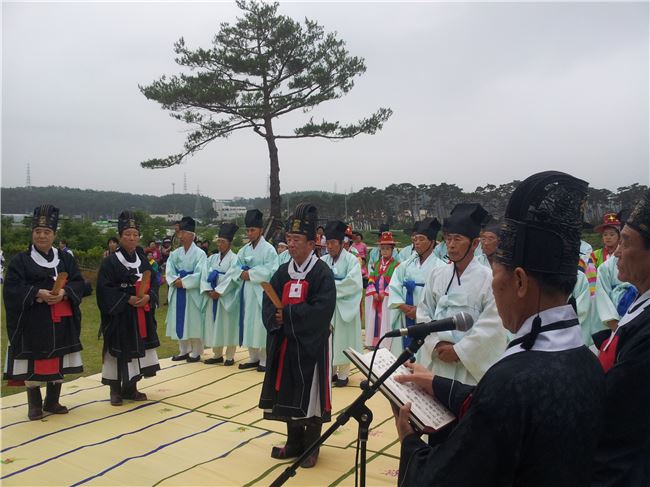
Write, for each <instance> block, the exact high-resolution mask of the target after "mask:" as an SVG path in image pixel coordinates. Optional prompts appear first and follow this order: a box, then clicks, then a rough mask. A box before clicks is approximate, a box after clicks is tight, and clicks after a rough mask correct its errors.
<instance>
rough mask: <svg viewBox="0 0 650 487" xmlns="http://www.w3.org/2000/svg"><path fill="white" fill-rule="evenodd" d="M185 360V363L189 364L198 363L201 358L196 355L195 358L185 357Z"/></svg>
mask: <svg viewBox="0 0 650 487" xmlns="http://www.w3.org/2000/svg"><path fill="white" fill-rule="evenodd" d="M185 360H187V361H188V362H190V363H191V362H200V361H201V356H200V355H197V356H196V357H192V356H191V355H190V356H189V357H187V358H186V359H185Z"/></svg>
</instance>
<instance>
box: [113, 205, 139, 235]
mask: <svg viewBox="0 0 650 487" xmlns="http://www.w3.org/2000/svg"><path fill="white" fill-rule="evenodd" d="M127 228H135V229H136V230H137V231H138V232H140V224H139V223H138V220H137V219H136V217H135V213H133V212H132V211H131V210H124V211H123V212H122V213H120V216H118V217H117V233H119V234H120V235H122V232H123V231H124V230H126V229H127Z"/></svg>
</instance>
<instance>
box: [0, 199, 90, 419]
mask: <svg viewBox="0 0 650 487" xmlns="http://www.w3.org/2000/svg"><path fill="white" fill-rule="evenodd" d="M58 222H59V209H58V208H55V207H54V206H52V205H41V206H38V207H36V208H34V217H33V219H32V245H30V246H29V249H28V250H27V251H26V252H21V253H19V254H17V255H16V256H15V257H13V258H12V259H11V262H9V267H8V269H7V277H6V279H5V283H4V289H3V292H4V294H3V298H4V304H5V309H6V317H7V339H8V345H9V347H8V349H7V358H6V364H5V372H4V378H5V379H8V381H9V385H10V386H12V385H13V386H18V385H23V384H24V385H25V386H27V400H28V417H29V419H30V420H38V419H41V418H42V417H43V411H47V412H50V413H54V414H65V413H67V412H68V409H67V408H66V407H65V406H62V405H61V404H59V396H60V394H61V383H62V382H63V376H64V375H65V374H78V373H80V372H83V365H82V363H81V348H82V347H81V342H80V341H79V336H80V333H81V313H80V311H79V305H80V304H81V297H82V295H83V290H84V280H83V278H82V277H81V273H80V272H79V268H78V267H77V263H76V262H75V259H74V257H73V256H72V255H70V254H69V253H67V252H63V251H61V250H59V249H56V248H54V247H52V244H53V243H54V238H55V237H56V229H57V225H58ZM42 382H47V393H46V394H47V395H46V396H45V403H43V400H42V397H41V383H42Z"/></svg>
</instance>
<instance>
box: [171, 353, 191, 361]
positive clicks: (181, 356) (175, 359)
mask: <svg viewBox="0 0 650 487" xmlns="http://www.w3.org/2000/svg"><path fill="white" fill-rule="evenodd" d="M189 356H190V354H189V353H184V354H183V355H174V356H173V357H172V362H180V361H181V360H187V357H189Z"/></svg>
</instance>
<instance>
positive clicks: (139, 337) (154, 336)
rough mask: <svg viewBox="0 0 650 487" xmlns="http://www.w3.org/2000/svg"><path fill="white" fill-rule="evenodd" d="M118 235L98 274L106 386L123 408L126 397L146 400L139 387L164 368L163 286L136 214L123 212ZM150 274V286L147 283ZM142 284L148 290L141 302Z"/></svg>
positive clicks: (114, 400)
mask: <svg viewBox="0 0 650 487" xmlns="http://www.w3.org/2000/svg"><path fill="white" fill-rule="evenodd" d="M118 231H119V235H120V247H119V248H118V250H117V251H116V252H115V253H113V254H111V255H109V256H108V257H106V258H105V259H104V260H103V262H102V265H101V267H100V269H99V275H98V276H97V305H98V306H99V310H100V312H101V332H102V335H103V336H104V349H103V364H102V384H106V385H109V386H110V398H111V405H113V406H119V405H121V404H122V399H123V398H124V399H131V400H133V401H145V400H146V399H147V396H146V395H145V394H144V393H142V392H139V391H138V390H137V386H136V384H137V382H138V381H139V380H140V379H142V377H153V376H154V375H156V371H158V370H160V365H159V364H158V355H157V354H156V348H157V347H158V346H160V341H159V340H158V333H157V331H156V316H155V311H156V305H157V304H158V282H157V280H156V279H155V275H154V273H153V272H152V268H151V265H150V264H149V261H148V260H147V257H146V256H145V255H144V251H143V250H142V248H141V247H139V246H138V243H139V241H140V229H139V226H138V222H137V220H136V218H135V215H134V214H133V213H132V212H130V211H123V212H122V213H121V214H120V216H119V219H118ZM147 272H148V273H149V276H150V279H148V283H147V282H146V281H147V279H143V276H144V275H145V274H146V273H147ZM141 285H144V286H145V289H144V291H143V292H142V297H141V298H140V297H138V291H139V289H140V286H141Z"/></svg>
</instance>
